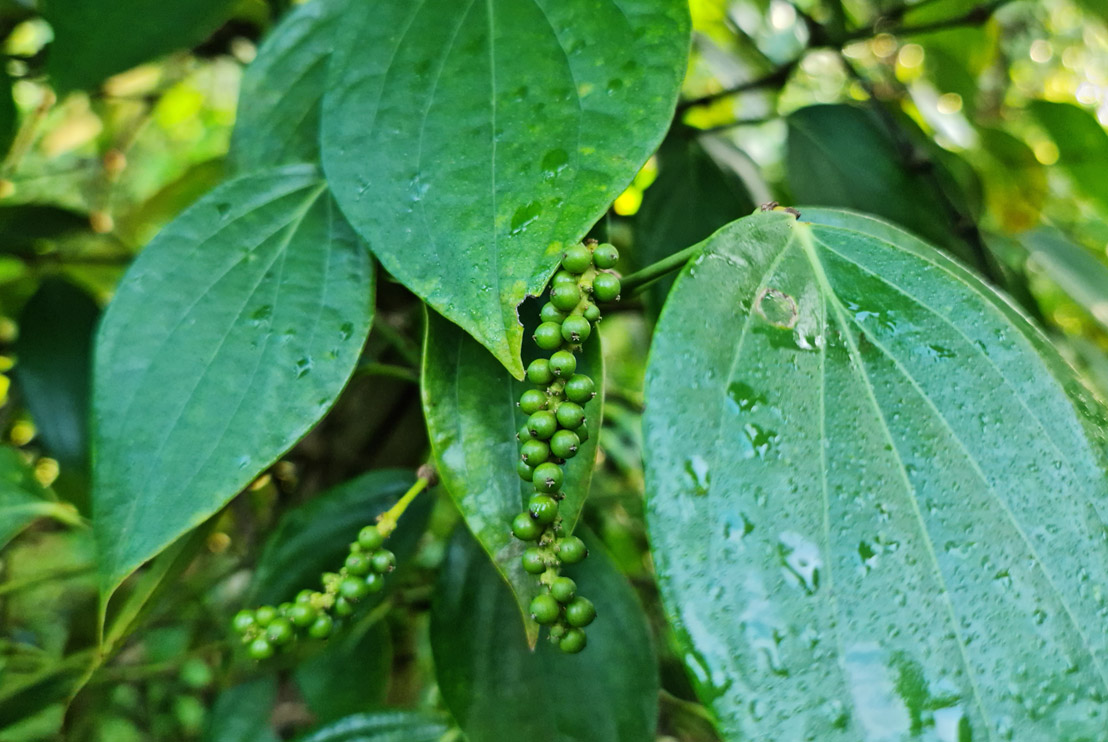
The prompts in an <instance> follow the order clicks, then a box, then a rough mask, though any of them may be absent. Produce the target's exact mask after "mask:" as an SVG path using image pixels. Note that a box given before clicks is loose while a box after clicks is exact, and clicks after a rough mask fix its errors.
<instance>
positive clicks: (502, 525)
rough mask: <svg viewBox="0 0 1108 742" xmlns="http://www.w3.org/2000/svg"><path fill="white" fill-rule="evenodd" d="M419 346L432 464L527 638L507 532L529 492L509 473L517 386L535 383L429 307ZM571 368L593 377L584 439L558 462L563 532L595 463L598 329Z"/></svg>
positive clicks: (534, 584) (530, 583)
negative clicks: (508, 591)
mask: <svg viewBox="0 0 1108 742" xmlns="http://www.w3.org/2000/svg"><path fill="white" fill-rule="evenodd" d="M531 326H534V325H531ZM423 347H424V351H423V414H424V417H426V419H427V431H428V434H429V435H430V437H431V451H432V453H433V455H434V459H435V466H436V468H437V469H438V472H439V476H440V477H441V479H442V483H443V486H444V487H446V491H447V492H449V493H450V496H451V497H452V498H453V499H454V503H455V504H456V505H457V506H458V509H459V510H460V511H461V513H462V517H463V518H465V520H466V525H468V526H469V529H470V530H471V531H473V533H474V535H476V537H477V540H478V541H479V542H480V543H481V546H482V547H483V548H484V549H485V551H487V552H488V554H489V556H490V557H491V558H492V560H493V562H494V563H495V564H496V568H497V569H498V570H499V571H500V572H501V574H502V575H503V576H504V578H505V579H506V580H507V581H508V584H509V585H511V586H512V590H513V591H514V592H515V595H516V599H517V600H518V602H519V609H520V612H521V613H522V614H523V617H524V620H525V622H526V624H527V633H528V638H529V640H530V641H531V642H532V643H534V641H535V638H536V637H537V636H538V625H537V624H536V623H535V622H534V621H532V620H531V618H530V616H529V615H528V611H527V606H528V605H529V604H530V603H531V598H533V597H534V596H535V595H536V593H537V591H538V587H539V585H538V580H537V579H536V577H535V576H534V575H532V574H528V573H527V572H525V571H524V570H523V567H522V565H521V564H520V561H519V558H520V555H521V554H523V550H524V548H525V547H526V545H525V544H524V543H523V542H522V541H520V540H519V539H517V538H515V537H514V536H513V535H512V530H511V524H512V518H514V517H515V516H516V515H517V514H518V513H521V512H523V511H524V510H525V509H526V508H527V500H528V499H529V498H530V497H531V495H533V494H534V493H535V488H534V486H532V485H531V484H530V483H528V482H524V481H523V480H522V479H520V478H519V474H518V473H517V472H516V462H517V461H518V460H519V440H518V439H517V438H516V434H517V433H518V432H519V429H520V428H521V427H523V424H524V423H525V422H526V421H527V416H526V415H524V414H523V413H522V412H520V410H519V408H518V407H517V406H516V403H517V401H518V400H519V396H520V394H522V393H523V392H524V390H526V389H533V388H535V387H534V385H533V384H531V383H528V382H519V381H516V380H515V379H513V378H512V377H511V376H510V375H509V374H508V372H507V371H505V370H504V367H503V366H502V365H501V364H500V363H498V362H497V361H496V359H495V358H493V357H492V356H491V355H489V353H488V351H486V350H485V349H484V348H482V347H481V346H480V345H478V344H477V343H476V342H475V341H474V340H473V339H472V338H471V337H469V336H468V335H466V334H465V333H464V332H462V331H461V330H459V329H458V328H457V326H455V325H452V324H450V323H449V322H447V321H446V320H444V319H443V318H442V317H439V316H438V315H436V314H434V313H432V312H428V318H427V336H426V340H425V342H424V346H423ZM527 360H528V361H530V360H531V357H529V358H528V359H527ZM578 371H579V372H580V373H584V374H588V375H589V376H591V377H592V378H593V379H594V380H595V381H596V382H597V383H596V388H597V396H596V398H595V399H593V400H592V401H591V402H588V403H587V404H586V405H585V413H586V423H585V424H586V428H587V430H588V432H589V437H588V440H586V441H585V442H584V443H582V444H581V449H580V450H579V451H578V452H577V455H576V456H575V457H574V458H572V459H570V460H569V461H568V462H567V463H566V465H565V467H564V470H565V486H564V487H563V491H564V493H565V499H564V500H562V502H561V505H560V507H559V509H558V512H559V514H560V515H561V517H562V519H563V521H564V523H565V526H566V528H567V529H572V528H573V525H574V524H575V523H576V522H577V517H578V516H579V515H580V513H581V508H582V506H583V505H584V503H585V498H586V497H587V496H588V494H589V482H590V480H591V479H592V470H593V463H594V462H595V461H596V442H597V440H598V438H599V434H600V420H601V418H602V416H603V409H604V396H603V383H602V380H603V378H604V361H603V358H602V357H601V355H600V342H599V334H598V333H594V337H593V338H592V339H590V340H589V341H588V342H587V343H586V344H585V348H584V352H583V353H582V354H581V356H580V357H579V358H578Z"/></svg>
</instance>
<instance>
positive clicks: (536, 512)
mask: <svg viewBox="0 0 1108 742" xmlns="http://www.w3.org/2000/svg"><path fill="white" fill-rule="evenodd" d="M527 512H529V513H530V514H531V519H532V520H534V521H535V522H536V523H538V524H539V525H543V526H548V525H550V524H551V523H553V522H554V519H555V518H557V517H558V501H557V500H555V499H554V498H553V497H550V496H549V495H533V496H532V497H531V500H530V501H529V502H528V503H527Z"/></svg>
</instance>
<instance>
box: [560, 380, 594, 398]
mask: <svg viewBox="0 0 1108 742" xmlns="http://www.w3.org/2000/svg"><path fill="white" fill-rule="evenodd" d="M565 392H566V398H567V399H569V401H570V402H576V403H577V404H585V403H586V402H588V401H589V400H590V399H592V398H593V397H595V396H596V384H594V383H593V380H592V379H591V378H590V377H588V376H585V374H574V375H573V376H571V377H570V378H569V380H567V381H566V389H565Z"/></svg>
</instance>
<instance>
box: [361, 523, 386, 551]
mask: <svg viewBox="0 0 1108 742" xmlns="http://www.w3.org/2000/svg"><path fill="white" fill-rule="evenodd" d="M383 543H385V536H384V535H383V534H382V533H381V532H380V531H379V530H377V526H366V527H365V528H363V529H362V530H360V531H358V545H359V546H361V547H362V548H363V549H365V550H366V551H376V550H377V549H380V548H381V544H383Z"/></svg>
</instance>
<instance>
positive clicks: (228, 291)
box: [92, 166, 373, 594]
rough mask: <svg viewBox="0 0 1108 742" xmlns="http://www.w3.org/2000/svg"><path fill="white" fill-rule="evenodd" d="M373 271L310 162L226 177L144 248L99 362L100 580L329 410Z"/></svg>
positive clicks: (351, 359)
mask: <svg viewBox="0 0 1108 742" xmlns="http://www.w3.org/2000/svg"><path fill="white" fill-rule="evenodd" d="M372 286H373V284H372V270H371V264H370V260H369V256H368V254H367V253H366V250H365V248H364V246H363V245H362V244H361V243H360V242H359V241H358V240H357V238H356V237H355V236H354V234H353V232H352V231H351V230H350V229H349V227H348V226H347V225H346V223H345V222H344V221H343V220H342V217H341V215H340V214H339V213H338V210H337V209H336V208H335V206H334V204H333V202H332V201H331V199H330V197H329V196H328V195H327V192H326V190H325V186H324V185H323V183H322V182H321V181H320V180H319V177H318V174H317V172H316V171H315V170H314V169H313V168H311V167H306V166H299V167H289V168H281V169H276V170H272V171H268V172H266V173H260V174H257V175H253V176H247V177H243V178H239V179H237V180H233V181H230V182H228V183H226V184H225V185H223V186H221V187H220V188H218V189H216V190H215V191H213V192H212V193H211V194H209V195H208V196H207V197H205V198H204V199H203V200H201V201H200V202H199V203H197V204H196V205H194V206H193V207H192V208H190V209H188V210H187V211H185V212H184V213H183V214H182V215H181V216H180V217H179V218H178V219H177V220H176V221H174V222H173V223H172V224H171V225H169V226H168V227H167V228H166V229H165V230H164V231H163V232H162V233H161V234H160V235H159V236H158V237H157V238H156V239H155V240H154V241H153V242H152V243H151V244H150V245H149V246H148V247H147V248H146V249H145V250H144V251H143V252H142V253H141V254H140V255H139V257H138V258H137V259H136V260H135V262H134V263H133V264H132V265H131V267H130V269H129V270H128V272H127V275H126V277H125V278H124V280H123V282H122V283H121V284H120V288H119V292H118V293H117V294H116V296H115V299H114V301H112V303H111V304H110V305H109V306H108V309H107V311H106V312H105V316H104V319H103V322H102V324H101V326H100V331H99V335H98V338H97V346H96V351H95V355H94V361H93V365H94V385H93V417H92V435H93V512H94V528H95V531H96V536H97V543H98V545H99V548H100V556H101V560H100V563H101V564H100V574H101V584H102V589H103V591H104V592H105V594H107V593H110V592H111V591H112V590H114V589H115V587H116V586H117V585H118V584H119V582H120V581H121V580H122V579H123V578H124V577H126V575H127V574H129V573H130V572H131V571H133V570H134V569H135V568H136V567H138V566H139V565H140V564H142V563H143V562H144V561H146V560H147V559H149V558H150V557H152V556H153V555H154V554H156V553H158V552H159V551H161V550H162V549H164V548H165V547H166V546H167V545H168V544H169V543H170V542H172V541H173V540H174V539H175V538H177V537H178V536H179V535H181V534H182V533H184V532H185V531H187V530H189V529H190V528H192V527H194V526H196V525H197V524H199V523H200V522H202V521H203V520H204V519H206V518H207V517H208V516H209V515H211V514H212V513H213V512H215V511H216V510H217V509H219V508H220V507H222V506H223V505H224V504H225V503H226V502H227V501H228V500H229V499H230V498H231V497H233V496H234V495H235V493H236V492H238V491H239V490H240V489H242V488H243V487H244V486H246V485H247V484H249V482H250V481H251V480H252V479H253V478H254V477H255V476H256V475H257V474H258V472H260V471H261V470H263V469H264V468H265V467H267V466H268V465H269V464H270V463H272V462H273V461H274V460H275V459H276V458H277V457H278V456H280V455H281V454H282V453H284V452H285V451H286V450H288V448H289V447H290V446H292V445H293V444H294V443H295V442H296V441H297V440H298V439H299V438H300V437H301V436H302V435H304V433H305V432H307V430H308V429H309V428H310V427H311V426H312V425H313V424H315V422H316V421H317V420H318V419H319V418H320V417H321V416H322V415H323V413H324V412H326V411H327V409H328V407H330V405H331V403H332V402H333V401H334V399H335V397H336V396H337V395H338V393H339V392H340V391H341V389H342V387H343V385H344V384H345V383H346V380H347V378H348V377H349V376H350V374H351V372H352V371H353V369H354V365H355V363H356V361H357V359H358V355H359V353H360V351H361V348H362V344H363V343H364V342H365V337H366V335H367V334H368V331H369V325H370V319H371V316H372V301H373V290H372Z"/></svg>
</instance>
